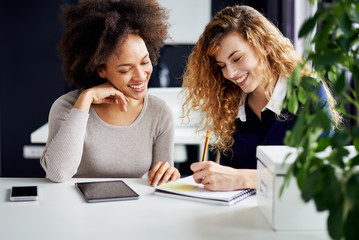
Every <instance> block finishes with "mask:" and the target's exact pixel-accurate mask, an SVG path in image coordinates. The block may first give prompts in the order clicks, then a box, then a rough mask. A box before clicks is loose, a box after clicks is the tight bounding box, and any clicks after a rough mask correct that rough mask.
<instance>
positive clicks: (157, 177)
mask: <svg viewBox="0 0 359 240" xmlns="http://www.w3.org/2000/svg"><path fill="white" fill-rule="evenodd" d="M180 177H181V174H180V173H179V171H178V170H177V168H175V167H173V166H171V165H170V164H169V163H168V162H161V161H159V162H157V163H156V164H155V165H154V166H153V168H152V169H151V171H150V172H149V173H148V184H149V185H151V186H154V187H156V186H157V185H160V184H162V183H166V182H168V181H172V182H173V181H176V180H177V179H179V178H180Z"/></svg>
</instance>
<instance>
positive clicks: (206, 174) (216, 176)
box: [191, 161, 257, 191]
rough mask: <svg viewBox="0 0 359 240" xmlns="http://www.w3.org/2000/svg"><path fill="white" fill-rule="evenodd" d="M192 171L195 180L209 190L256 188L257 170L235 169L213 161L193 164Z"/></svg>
mask: <svg viewBox="0 0 359 240" xmlns="http://www.w3.org/2000/svg"><path fill="white" fill-rule="evenodd" d="M191 170H192V171H193V172H194V174H193V178H194V180H195V181H196V182H197V183H202V184H203V185H204V188H205V189H207V190H211V191H232V190H238V189H244V188H256V177H257V171H256V170H252V169H235V168H231V167H226V166H222V165H219V164H217V163H215V162H212V161H206V162H196V163H193V164H192V165H191Z"/></svg>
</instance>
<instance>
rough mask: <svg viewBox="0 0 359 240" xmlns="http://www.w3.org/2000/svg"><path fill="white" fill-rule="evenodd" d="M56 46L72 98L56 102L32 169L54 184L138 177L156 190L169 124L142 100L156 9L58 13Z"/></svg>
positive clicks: (159, 41) (159, 39)
mask: <svg viewBox="0 0 359 240" xmlns="http://www.w3.org/2000/svg"><path fill="white" fill-rule="evenodd" d="M63 19H64V22H65V33H64V35H63V37H62V39H61V42H60V44H59V51H60V53H61V55H62V57H63V69H64V73H65V77H66V80H67V81H68V83H70V84H74V85H76V86H77V88H78V90H75V91H72V92H69V93H67V94H65V95H63V96H61V97H60V98H58V99H57V100H56V101H55V103H54V104H53V105H52V108H51V111H50V115H49V135H48V140H47V144H46V148H45V151H44V153H43V156H42V157H41V160H40V163H41V165H42V167H43V168H44V170H45V171H46V174H47V176H48V177H49V178H50V179H51V180H52V181H56V182H63V181H66V180H68V179H70V178H72V177H107V178H119V177H142V176H143V175H145V174H146V173H147V172H149V173H148V183H149V184H150V185H153V186H155V185H158V184H161V183H164V182H167V181H174V180H176V179H178V178H179V177H180V174H179V172H178V170H177V169H176V168H174V167H173V145H174V144H173V142H174V119H173V116H172V114H171V110H170V108H169V107H168V106H167V105H166V103H165V102H164V101H163V100H160V99H159V98H156V97H154V96H150V95H147V85H148V81H149V79H150V76H151V74H152V70H153V67H152V63H153V64H156V63H157V57H158V56H159V49H160V47H162V45H163V40H165V39H166V38H167V37H168V34H167V28H168V24H167V19H168V14H167V11H166V10H165V9H164V8H162V7H160V6H159V5H158V4H157V3H156V1H147V0H121V1H115V0H82V1H80V2H79V4H78V5H74V6H66V7H65V8H64V10H63Z"/></svg>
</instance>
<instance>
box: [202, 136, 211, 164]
mask: <svg viewBox="0 0 359 240" xmlns="http://www.w3.org/2000/svg"><path fill="white" fill-rule="evenodd" d="M210 131H211V130H209V129H208V130H207V133H206V139H205V141H204V148H203V154H202V162H203V161H204V160H205V159H206V153H207V149H208V139H209V132H210Z"/></svg>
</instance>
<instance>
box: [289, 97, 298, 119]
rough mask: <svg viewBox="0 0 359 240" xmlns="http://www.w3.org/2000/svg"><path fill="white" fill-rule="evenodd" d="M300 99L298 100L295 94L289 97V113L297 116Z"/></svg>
mask: <svg viewBox="0 0 359 240" xmlns="http://www.w3.org/2000/svg"><path fill="white" fill-rule="evenodd" d="M298 107H299V104H298V99H297V95H296V94H295V93H294V94H292V96H290V97H289V102H288V110H289V112H291V113H293V114H296V113H297V111H298Z"/></svg>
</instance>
